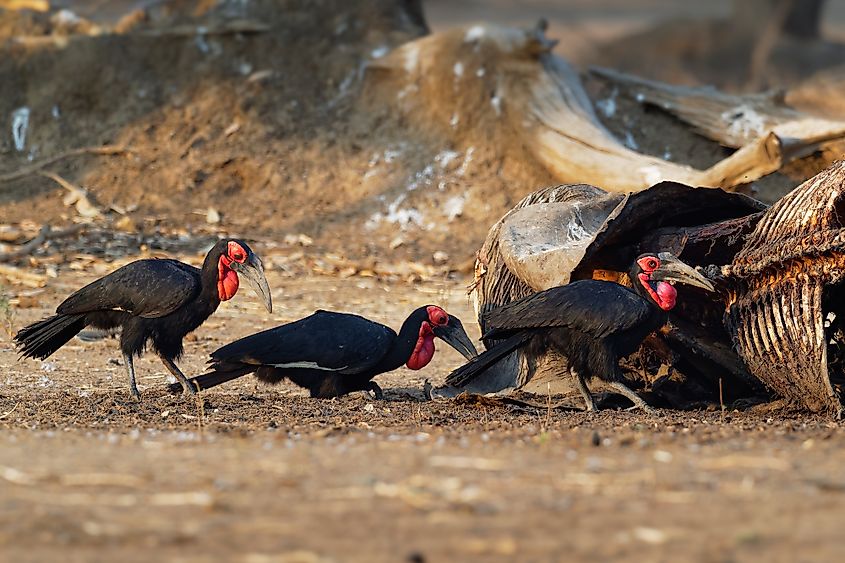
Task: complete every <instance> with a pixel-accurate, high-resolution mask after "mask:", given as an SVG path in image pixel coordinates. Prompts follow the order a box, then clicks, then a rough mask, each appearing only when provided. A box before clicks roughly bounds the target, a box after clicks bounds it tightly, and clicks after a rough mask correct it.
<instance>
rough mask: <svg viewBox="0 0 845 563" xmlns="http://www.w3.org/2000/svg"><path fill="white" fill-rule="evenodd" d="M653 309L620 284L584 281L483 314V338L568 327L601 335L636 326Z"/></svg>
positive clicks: (538, 294)
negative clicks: (538, 329) (531, 329)
mask: <svg viewBox="0 0 845 563" xmlns="http://www.w3.org/2000/svg"><path fill="white" fill-rule="evenodd" d="M651 312H652V311H651V309H650V308H649V305H648V303H646V301H645V300H644V299H643V298H642V297H640V296H639V295H637V294H636V293H634V292H633V291H631V290H629V289H627V288H625V287H623V286H621V285H619V284H616V283H613V282H606V281H599V280H581V281H576V282H573V283H570V284H567V285H562V286H559V287H553V288H551V289H547V290H545V291H541V292H539V293H535V294H533V295H529V296H527V297H524V298H522V299H519V300H517V301H513V302H511V303H508V304H506V305H503V306H501V307H497V308H496V309H493V310H491V311H490V312H488V313H487V314H486V315H484V326H485V327H486V328H487V332H486V333H485V334H484V338H500V337H501V335H503V333H508V332H513V331H516V330H521V329H529V328H544V327H567V328H571V329H574V330H577V331H580V332H584V333H586V334H590V335H592V336H594V337H597V338H602V337H605V336H608V335H611V334H613V333H616V332H622V331H624V330H627V329H629V328H632V327H634V326H636V325H637V324H639V323H640V322H642V321H643V320H645V319H646V318H647V317H648V316H649V314H651Z"/></svg>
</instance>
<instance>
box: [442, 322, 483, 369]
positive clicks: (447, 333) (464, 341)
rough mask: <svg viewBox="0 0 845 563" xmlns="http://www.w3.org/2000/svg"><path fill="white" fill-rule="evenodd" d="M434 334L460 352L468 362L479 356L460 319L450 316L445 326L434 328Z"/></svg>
mask: <svg viewBox="0 0 845 563" xmlns="http://www.w3.org/2000/svg"><path fill="white" fill-rule="evenodd" d="M431 330H432V332H434V336H436V337H437V338H439V339H441V340H442V341H443V342H445V343H446V344H448V345H449V346H451V347H452V348H454V349H455V350H457V351H458V352H460V354H461V355H462V356H463V357H464V358H466V359H467V360H471V359H473V358H474V357H476V356H477V355H478V350H476V349H475V346H473V344H472V340H470V339H469V335H468V334H467V332H466V331H465V330H464V325H462V324H461V320H460V319H459V318H458V317H453V316H452V315H449V322H448V323H446V324H445V325H444V326H433V327H432V329H431Z"/></svg>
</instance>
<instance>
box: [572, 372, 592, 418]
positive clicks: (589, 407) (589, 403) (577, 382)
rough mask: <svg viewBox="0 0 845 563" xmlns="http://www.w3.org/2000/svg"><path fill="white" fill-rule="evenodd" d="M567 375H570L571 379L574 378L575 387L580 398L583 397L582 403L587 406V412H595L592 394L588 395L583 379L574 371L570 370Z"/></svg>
mask: <svg viewBox="0 0 845 563" xmlns="http://www.w3.org/2000/svg"><path fill="white" fill-rule="evenodd" d="M569 373H571V374H572V377H574V378H575V385H576V386H577V387H578V391H580V392H581V396H582V397H584V402H585V403H586V404H587V406H586V408H587V411H589V412H594V411H597V410H598V409H597V408H596V401H595V399H593V394H592V393H590V389H589V387H587V382H586V381H584V377H583V376H582V375H581V374H580V373H578V372H577V371H575V370H574V369H570V370H569Z"/></svg>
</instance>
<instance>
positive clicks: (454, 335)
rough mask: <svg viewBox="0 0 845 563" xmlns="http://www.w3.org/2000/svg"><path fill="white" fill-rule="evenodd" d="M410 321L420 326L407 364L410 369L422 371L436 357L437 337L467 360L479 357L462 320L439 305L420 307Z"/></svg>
mask: <svg viewBox="0 0 845 563" xmlns="http://www.w3.org/2000/svg"><path fill="white" fill-rule="evenodd" d="M408 321H410V322H411V323H413V324H414V325H417V326H419V333H418V337H417V343H416V345H415V346H414V351H413V352H412V353H411V357H410V358H409V359H408V361H407V363H406V364H405V365H406V366H408V367H409V368H410V369H421V368H423V367H425V366H426V365H428V363H429V362H430V361H431V358H432V357H434V338H435V337H437V338H439V339H441V340H442V341H443V342H445V343H446V344H448V345H449V346H451V347H452V348H454V349H455V350H457V351H458V352H459V353H460V354H461V355H462V356H463V357H465V358H466V359H467V360H471V359H473V358H474V357H476V356H477V355H478V351H477V350H476V349H475V346H474V345H473V344H472V340H470V338H469V335H467V333H466V330H464V325H463V324H462V323H461V320H460V319H459V318H458V317H455V316H453V315H449V314H448V313H447V312H446V311H444V310H443V309H442V308H440V307H438V306H437V305H426V306H425V307H420V308H419V309H417V310H416V311H414V312H413V313H412V314H411V316H410V317H409V318H408ZM408 321H406V322H408Z"/></svg>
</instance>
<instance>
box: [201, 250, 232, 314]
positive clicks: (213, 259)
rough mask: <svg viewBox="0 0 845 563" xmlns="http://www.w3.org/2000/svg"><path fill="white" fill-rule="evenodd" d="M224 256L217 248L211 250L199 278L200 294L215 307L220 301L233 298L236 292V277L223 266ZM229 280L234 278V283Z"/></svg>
mask: <svg viewBox="0 0 845 563" xmlns="http://www.w3.org/2000/svg"><path fill="white" fill-rule="evenodd" d="M224 258H226V257H225V255H224V254H222V253H221V252H220V251H219V250H218V248H217V246H215V247H214V248H212V249H211V250H210V251H209V253H208V254H207V255H206V257H205V260H203V263H202V270H201V274H200V278H201V280H202V294H203V297H204V298H205V300H207V301H209V302H210V303H213V304H214V306H215V307H216V306H217V305H219V304H220V302H221V301H226V300H228V299H231V298H232V297H234V295H235V293H236V292H237V291H238V275H237V274H236V273H235V272H234V271H233V270H232V269H231V268H229V267H228V264H224V261H223V260H224ZM231 278H234V283H233V280H232V279H231Z"/></svg>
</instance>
